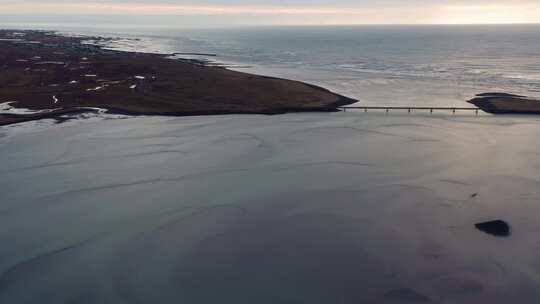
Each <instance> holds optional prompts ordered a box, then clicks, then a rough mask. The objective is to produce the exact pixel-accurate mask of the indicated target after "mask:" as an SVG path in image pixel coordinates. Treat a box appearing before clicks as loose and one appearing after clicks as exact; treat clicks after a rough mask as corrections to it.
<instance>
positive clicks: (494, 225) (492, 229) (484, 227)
mask: <svg viewBox="0 0 540 304" xmlns="http://www.w3.org/2000/svg"><path fill="white" fill-rule="evenodd" d="M474 226H475V227H476V229H478V230H480V231H483V232H485V233H487V234H491V235H494V236H499V237H505V236H510V225H508V223H506V222H505V221H501V220H496V221H489V222H484V223H478V224H475V225H474Z"/></svg>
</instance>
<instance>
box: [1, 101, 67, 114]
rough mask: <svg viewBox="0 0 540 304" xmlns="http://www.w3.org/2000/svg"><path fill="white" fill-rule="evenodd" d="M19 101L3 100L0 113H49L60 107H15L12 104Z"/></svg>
mask: <svg viewBox="0 0 540 304" xmlns="http://www.w3.org/2000/svg"><path fill="white" fill-rule="evenodd" d="M16 102H17V101H8V102H2V103H0V114H19V115H21V114H22V115H25V114H36V113H48V112H52V111H55V110H59V109H60V108H54V109H44V110H31V109H27V108H15V107H13V106H11V104H12V103H16Z"/></svg>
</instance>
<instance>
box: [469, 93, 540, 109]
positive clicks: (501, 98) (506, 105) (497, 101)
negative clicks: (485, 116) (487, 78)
mask: <svg viewBox="0 0 540 304" xmlns="http://www.w3.org/2000/svg"><path fill="white" fill-rule="evenodd" d="M468 102H469V103H471V104H474V105H475V106H477V107H479V108H480V109H482V111H484V112H487V113H492V114H540V100H538V99H533V98H529V97H526V96H521V95H514V94H508V93H482V94H478V95H476V97H475V98H473V99H471V100H469V101H468Z"/></svg>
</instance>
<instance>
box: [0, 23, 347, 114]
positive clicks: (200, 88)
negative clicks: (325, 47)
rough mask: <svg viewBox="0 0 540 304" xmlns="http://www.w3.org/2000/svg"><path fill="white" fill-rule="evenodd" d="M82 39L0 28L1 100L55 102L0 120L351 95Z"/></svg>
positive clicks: (283, 107)
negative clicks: (87, 111) (84, 109)
mask: <svg viewBox="0 0 540 304" xmlns="http://www.w3.org/2000/svg"><path fill="white" fill-rule="evenodd" d="M85 39H88V38H80V37H64V36H60V35H57V34H55V33H51V32H41V31H18V32H15V31H7V30H3V31H0V66H1V70H0V102H7V101H16V103H13V104H12V106H14V107H22V108H29V109H58V110H57V111H58V112H57V111H53V112H49V113H45V114H34V115H33V116H28V115H2V114H0V125H1V124H8V123H14V122H19V121H24V120H33V119H40V118H43V117H42V116H47V117H48V118H50V117H53V116H55V113H58V115H60V114H62V115H64V114H65V113H66V112H73V111H74V112H77V111H80V109H79V107H99V108H105V109H108V110H110V111H111V112H116V113H126V114H134V115H137V114H155V115H208V114H255V113H259V114H276V113H285V112H297V111H329V110H334V109H336V107H338V106H340V105H345V104H350V103H353V102H355V100H353V99H349V98H346V97H343V96H340V95H337V94H334V93H332V92H330V91H328V90H326V89H323V88H320V87H316V86H313V85H309V84H306V83H302V82H298V81H291V80H285V79H278V78H271V77H264V76H257V75H251V74H247V73H241V72H236V71H231V70H227V69H225V68H222V67H212V66H205V65H204V64H202V63H200V62H197V61H193V60H183V59H180V60H179V59H170V58H167V56H164V55H156V54H146V53H130V52H119V51H110V50H105V49H102V48H101V47H99V46H96V45H88V44H84V43H83V41H84V40H85ZM93 39H98V40H99V39H101V38H93ZM101 40H103V39H101Z"/></svg>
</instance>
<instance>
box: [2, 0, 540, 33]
mask: <svg viewBox="0 0 540 304" xmlns="http://www.w3.org/2000/svg"><path fill="white" fill-rule="evenodd" d="M0 17H1V20H3V21H4V22H51V21H55V22H59V23H62V22H76V21H77V20H79V21H85V20H86V21H87V22H98V23H99V22H103V23H107V22H108V23H126V24H130V23H138V24H142V23H145V22H146V23H148V24H156V25H171V26H174V25H178V26H193V27H199V26H238V25H340V24H344V25H345V24H346V25H350V24H498V23H505V24H506V23H540V0H534V1H531V0H468V1H465V0H309V1H308V0H288V1H285V0H191V1H190V0H153V1H151V0H116V1H112V0H90V1H82V0H52V1H47V0H17V1H12V0H0ZM143 17H144V18H143ZM92 20H93V21H92Z"/></svg>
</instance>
